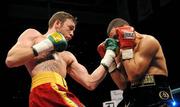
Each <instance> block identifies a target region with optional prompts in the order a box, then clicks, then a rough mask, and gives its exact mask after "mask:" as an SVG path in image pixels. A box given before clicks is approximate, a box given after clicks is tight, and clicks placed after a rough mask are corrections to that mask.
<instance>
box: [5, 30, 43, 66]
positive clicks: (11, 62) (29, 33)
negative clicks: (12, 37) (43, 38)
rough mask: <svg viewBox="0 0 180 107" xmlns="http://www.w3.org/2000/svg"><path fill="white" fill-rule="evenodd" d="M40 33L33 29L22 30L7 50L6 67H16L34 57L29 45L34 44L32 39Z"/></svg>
mask: <svg viewBox="0 0 180 107" xmlns="http://www.w3.org/2000/svg"><path fill="white" fill-rule="evenodd" d="M36 35H40V33H39V32H37V31H36V30H34V29H28V30H26V31H24V32H23V33H22V34H21V35H20V37H19V38H18V40H17V43H16V44H15V45H14V46H13V47H12V48H11V49H10V50H9V52H8V54H7V58H6V65H7V66H8V67H18V66H21V65H23V64H25V63H26V62H28V61H29V60H30V59H32V58H33V57H34V55H33V51H32V48H31V46H32V45H33V44H34V43H33V39H34V38H35V36H36Z"/></svg>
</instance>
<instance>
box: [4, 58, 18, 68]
mask: <svg viewBox="0 0 180 107" xmlns="http://www.w3.org/2000/svg"><path fill="white" fill-rule="evenodd" d="M15 63H16V62H15V61H14V60H12V59H11V58H7V59H6V61H5V64H6V66H7V67H8V68H13V67H15Z"/></svg>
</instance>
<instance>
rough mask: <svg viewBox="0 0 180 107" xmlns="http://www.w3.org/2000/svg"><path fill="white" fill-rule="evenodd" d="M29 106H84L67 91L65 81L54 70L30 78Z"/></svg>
mask: <svg viewBox="0 0 180 107" xmlns="http://www.w3.org/2000/svg"><path fill="white" fill-rule="evenodd" d="M29 107H85V106H84V105H83V104H82V103H81V102H80V101H79V99H78V98H77V97H76V96H75V95H74V94H73V93H71V92H70V91H68V87H67V83H66V81H65V79H64V78H63V77H61V75H59V74H58V73H56V72H50V71H49V72H42V73H38V74H37V75H35V76H34V77H33V78H32V86H31V92H30V95H29Z"/></svg>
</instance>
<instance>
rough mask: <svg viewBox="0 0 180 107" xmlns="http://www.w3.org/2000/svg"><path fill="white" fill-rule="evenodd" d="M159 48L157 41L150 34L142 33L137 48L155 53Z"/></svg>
mask: <svg viewBox="0 0 180 107" xmlns="http://www.w3.org/2000/svg"><path fill="white" fill-rule="evenodd" d="M159 48H160V44H159V41H158V40H157V39H156V38H155V37H153V36H151V35H145V34H142V39H141V40H140V42H139V45H138V50H139V52H142V53H148V54H155V53H156V52H157V51H158V50H159Z"/></svg>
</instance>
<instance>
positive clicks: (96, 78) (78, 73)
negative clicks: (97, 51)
mask: <svg viewBox="0 0 180 107" xmlns="http://www.w3.org/2000/svg"><path fill="white" fill-rule="evenodd" d="M72 58H73V61H72V63H71V65H70V67H69V70H68V73H69V74H70V75H71V77H72V78H73V79H75V80H76V81H77V82H78V83H80V84H81V85H83V86H84V87H85V88H87V89H88V90H93V89H95V88H96V87H97V85H98V84H99V83H100V82H101V81H102V80H103V79H104V77H105V76H106V74H107V71H105V68H104V67H103V66H102V65H99V66H98V67H97V68H96V69H95V70H94V71H93V72H92V73H91V74H89V73H88V71H87V69H86V68H85V67H84V66H83V65H81V64H80V63H78V61H77V60H76V58H75V57H74V56H72Z"/></svg>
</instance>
